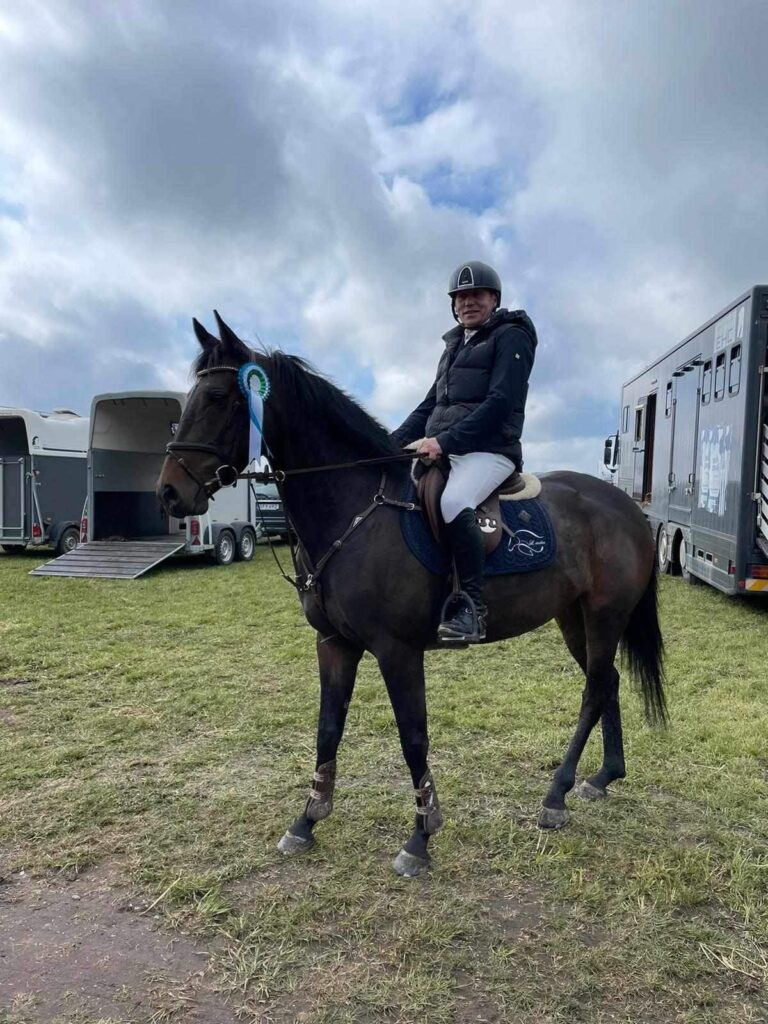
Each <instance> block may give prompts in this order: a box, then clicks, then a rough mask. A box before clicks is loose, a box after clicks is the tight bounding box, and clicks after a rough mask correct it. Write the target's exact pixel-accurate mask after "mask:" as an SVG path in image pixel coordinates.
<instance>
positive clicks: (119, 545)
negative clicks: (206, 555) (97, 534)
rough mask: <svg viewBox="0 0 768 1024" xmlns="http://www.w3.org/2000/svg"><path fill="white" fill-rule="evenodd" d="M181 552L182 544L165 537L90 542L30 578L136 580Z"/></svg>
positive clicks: (48, 563) (39, 569)
mask: <svg viewBox="0 0 768 1024" xmlns="http://www.w3.org/2000/svg"><path fill="white" fill-rule="evenodd" d="M183 549H184V542H183V541H181V542H179V541H178V540H169V539H168V538H167V537H163V538H161V539H160V540H151V539H149V538H145V539H144V540H90V541H88V542H87V543H86V544H80V545H79V547H76V548H75V549H74V551H68V552H67V554H65V555H61V557H59V558H54V559H53V560H52V561H50V562H46V563H45V565H41V566H39V567H38V568H37V569H32V571H31V572H30V574H29V575H30V576H81V577H100V578H102V579H110V580H135V579H136V577H137V576H143V575H144V573H145V572H149V570H150V569H153V568H154V567H155V566H156V565H158V564H159V563H160V562H164V561H165V560H166V558H170V557H171V555H175V554H176V553H177V552H179V551H182V550H183Z"/></svg>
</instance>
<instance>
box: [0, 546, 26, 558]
mask: <svg viewBox="0 0 768 1024" xmlns="http://www.w3.org/2000/svg"><path fill="white" fill-rule="evenodd" d="M0 547H2V549H3V551H4V552H5V553H6V555H20V554H21V552H22V551H26V548H27V545H26V544H0Z"/></svg>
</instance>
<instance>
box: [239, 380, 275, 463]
mask: <svg viewBox="0 0 768 1024" xmlns="http://www.w3.org/2000/svg"><path fill="white" fill-rule="evenodd" d="M237 379H238V382H239V384H240V390H241V391H242V392H243V394H244V395H245V397H246V398H247V399H248V418H249V419H250V421H251V423H250V433H249V437H248V461H249V463H250V462H253V460H254V459H256V460H257V461H258V459H260V458H261V443H262V426H261V425H262V423H263V422H264V402H265V401H266V400H267V399H268V398H269V392H270V383H269V377H268V376H267V374H266V372H265V371H264V368H263V367H261V366H259V364H258V363H245V365H244V366H241V367H240V371H239V373H238V375H237Z"/></svg>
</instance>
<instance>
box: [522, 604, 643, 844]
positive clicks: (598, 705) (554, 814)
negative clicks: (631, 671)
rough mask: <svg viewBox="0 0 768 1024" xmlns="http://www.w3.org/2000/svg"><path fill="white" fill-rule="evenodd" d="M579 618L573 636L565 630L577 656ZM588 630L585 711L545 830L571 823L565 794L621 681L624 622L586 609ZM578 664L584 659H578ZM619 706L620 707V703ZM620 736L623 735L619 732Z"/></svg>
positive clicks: (544, 816)
mask: <svg viewBox="0 0 768 1024" xmlns="http://www.w3.org/2000/svg"><path fill="white" fill-rule="evenodd" d="M575 621H576V620H575V616H574V617H573V618H572V619H570V621H569V625H570V627H571V629H572V630H573V631H574V632H572V633H571V635H570V642H569V637H568V635H567V633H566V631H565V630H564V634H563V635H564V636H566V642H567V643H568V647H569V649H570V650H571V651H572V653H574V656H576V652H578V653H579V654H580V653H581V649H582V648H581V644H580V642H579V638H578V636H577V635H576V633H575V629H576V625H575ZM583 622H584V628H585V636H586V655H587V656H586V686H585V687H584V692H583V694H582V698H581V710H580V712H579V721H578V724H577V726H576V732H575V733H574V736H573V739H572V740H571V743H570V746H569V747H568V750H567V751H566V754H565V757H564V758H563V761H562V763H561V764H560V766H559V767H558V769H557V771H556V772H555V775H554V778H553V779H552V784H551V786H550V788H549V792H548V793H547V795H546V796H545V798H544V801H543V806H542V809H541V812H540V814H539V825H540V827H541V828H562V826H563V825H565V824H566V823H567V821H568V811H567V809H566V806H565V794H566V793H567V792H568V791H569V790H570V789H572V788H573V784H574V782H575V781H576V768H577V766H578V763H579V759H580V757H581V755H582V752H583V750H584V747H585V746H586V743H587V740H588V739H589V736H590V733H591V732H592V730H593V729H594V727H595V725H596V724H597V722H598V721H599V719H600V717H601V715H602V714H603V711H604V710H605V708H606V700H607V697H608V694H609V692H610V691H611V688H612V687H613V686H614V685H615V684H614V680H615V681H616V682H617V681H618V674H617V673H616V670H615V668H614V667H613V662H614V658H615V657H616V650H617V647H618V643H619V637H620V636H621V631H622V629H623V626H624V623H623V622H621V623H619V622H618V621H615V617H614V616H613V615H609V614H604V615H601V616H598V615H595V614H590V613H589V612H588V611H587V610H586V609H584V619H583ZM577 661H580V658H579V657H577ZM617 707H618V704H617ZM612 735H614V733H612ZM618 735H619V737H620V735H621V734H620V732H619V734H618Z"/></svg>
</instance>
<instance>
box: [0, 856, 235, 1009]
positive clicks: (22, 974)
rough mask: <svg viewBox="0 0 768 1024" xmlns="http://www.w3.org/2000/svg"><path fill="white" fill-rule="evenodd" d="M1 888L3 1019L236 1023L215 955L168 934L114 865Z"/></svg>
mask: <svg viewBox="0 0 768 1024" xmlns="http://www.w3.org/2000/svg"><path fill="white" fill-rule="evenodd" d="M1 882H2V884H0V1022H2V1024H5V1022H6V1021H8V1022H13V1024H53V1022H55V1021H56V1022H58V1021H60V1020H67V1021H70V1020H73V1019H76V1020H77V1021H78V1024H90V1022H97V1021H109V1022H110V1024H111V1022H113V1021H114V1022H118V1021H119V1022H123V1021H126V1022H131V1024H139V1022H144V1021H147V1022H149V1021H166V1020H173V1021H174V1022H175V1024H236V1021H237V1017H236V1016H235V1014H234V1012H233V1010H232V1009H231V1008H230V1007H229V1006H228V1005H227V1003H226V1002H225V1000H224V998H223V997H222V996H221V995H220V994H218V993H217V992H216V991H215V989H214V986H213V983H212V981H211V979H210V977H209V976H208V975H207V973H206V967H207V963H208V955H209V951H207V950H205V949H203V948H201V947H200V946H198V945H196V944H195V943H194V942H193V941H192V940H191V939H190V938H188V937H186V936H183V935H177V934H174V933H169V932H167V931H165V930H162V929H161V928H160V925H159V922H158V920H157V919H154V918H153V917H152V914H151V912H150V913H145V912H143V911H144V910H145V908H144V906H142V905H137V904H136V903H135V902H132V901H131V899H130V897H129V896H128V895H127V894H126V891H125V889H121V888H119V887H116V884H115V883H116V878H115V877H114V873H113V872H112V871H110V869H109V868H105V867H103V866H102V867H99V868H97V869H94V870H93V871H90V872H87V873H86V874H84V875H82V876H80V877H79V878H77V879H76V880H75V881H72V882H56V883H52V882H49V881H43V880H40V879H31V878H29V877H28V876H26V875H24V874H17V875H8V876H6V877H5V878H3V879H2V880H1Z"/></svg>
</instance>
